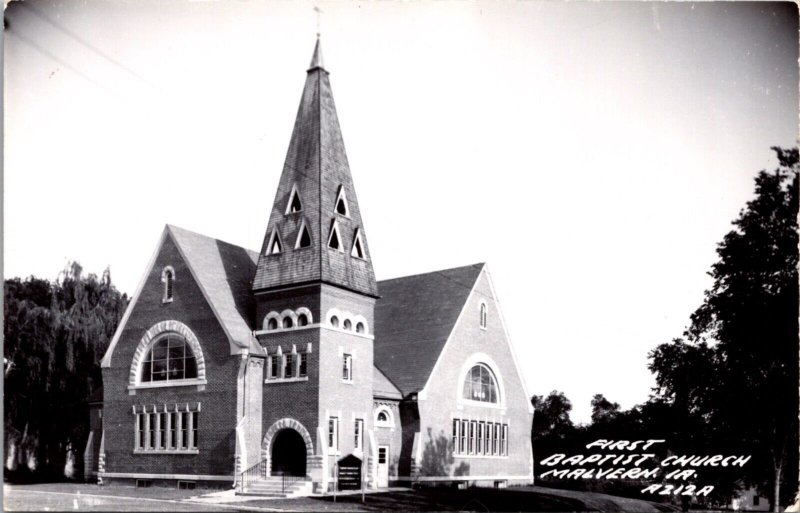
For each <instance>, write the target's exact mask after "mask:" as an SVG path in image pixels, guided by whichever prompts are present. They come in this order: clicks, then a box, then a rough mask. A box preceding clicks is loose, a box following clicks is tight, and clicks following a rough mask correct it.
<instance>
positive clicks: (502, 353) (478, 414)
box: [419, 268, 533, 476]
mask: <svg viewBox="0 0 800 513" xmlns="http://www.w3.org/2000/svg"><path fill="white" fill-rule="evenodd" d="M482 300H483V301H485V302H486V304H487V307H488V315H487V327H486V329H481V327H480V322H479V319H480V315H479V312H480V304H481V301H482ZM498 308H499V306H498V304H497V303H496V301H495V298H494V297H493V296H492V290H491V287H490V285H489V280H488V277H487V271H486V269H485V268H484V271H483V272H481V275H480V277H479V278H478V282H477V284H476V286H475V290H474V291H473V293H472V294H471V295H470V297H469V299H468V300H467V303H466V305H465V307H464V311H463V312H462V315H461V318H460V319H459V321H458V322H457V323H456V326H455V328H454V332H453V333H452V334H451V339H450V341H449V342H448V344H447V346H446V347H445V349H444V350H443V352H442V354H441V355H440V357H439V362H438V364H437V366H436V367H435V369H434V371H433V373H432V374H431V377H430V380H429V382H428V385H427V386H426V388H425V393H424V394H420V396H421V397H420V398H419V413H420V429H419V433H420V440H421V443H422V446H423V449H424V447H425V446H426V445H427V444H428V443H430V441H431V440H430V437H429V435H428V429H429V428H430V430H431V433H432V435H433V437H434V438H436V437H439V436H441V435H444V436H445V437H446V438H447V439H448V440H450V439H451V436H452V420H453V419H454V418H459V419H471V420H484V421H492V422H500V423H505V424H508V426H509V427H508V433H509V435H508V456H507V457H477V456H455V458H454V462H453V464H452V466H451V467H450V474H451V475H452V474H454V473H458V474H460V475H470V476H528V475H530V474H531V472H532V469H531V439H530V432H531V424H532V422H533V415H532V413H530V412H529V409H528V407H529V404H530V398H529V397H527V396H526V394H525V391H524V387H523V384H522V381H521V380H520V378H519V376H518V374H517V370H516V368H515V366H514V362H513V359H512V353H511V348H510V346H509V344H508V341H507V340H506V338H505V334H504V331H503V327H502V324H501V320H500V315H499V311H498ZM476 353H482V354H484V355H487V356H488V357H489V359H491V360H492V361H493V362H494V364H495V365H496V371H497V372H498V374H499V376H497V377H498V379H500V380H501V383H502V390H503V393H504V394H503V395H504V401H503V402H504V407H503V408H500V407H497V406H495V405H488V404H487V403H474V402H464V401H461V400H460V398H461V394H462V387H463V379H462V378H463V375H462V374H461V373H462V371H463V370H464V369H463V368H464V365H465V364H466V363H467V362H468V359H469V358H470V357H471V356H472V355H475V354H476Z"/></svg>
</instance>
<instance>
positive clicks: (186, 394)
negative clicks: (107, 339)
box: [103, 236, 240, 478]
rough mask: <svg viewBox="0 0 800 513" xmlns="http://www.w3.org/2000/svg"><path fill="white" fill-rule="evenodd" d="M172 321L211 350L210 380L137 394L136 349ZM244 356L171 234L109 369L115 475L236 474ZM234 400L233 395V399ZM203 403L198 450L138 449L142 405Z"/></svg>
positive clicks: (108, 430) (110, 459)
mask: <svg viewBox="0 0 800 513" xmlns="http://www.w3.org/2000/svg"><path fill="white" fill-rule="evenodd" d="M167 265H170V266H172V267H173V268H174V270H175V283H174V292H173V301H172V302H170V303H163V302H162V298H163V284H162V282H161V272H162V269H163V268H164V266H167ZM165 320H178V321H180V322H182V323H184V324H185V325H187V326H188V327H189V329H191V330H192V332H194V334H195V335H196V337H197V339H198V340H199V342H200V345H201V347H202V350H203V356H204V358H205V364H206V378H207V381H208V383H207V385H205V387H204V389H203V390H198V388H199V387H197V386H183V387H181V386H173V387H165V388H154V389H149V390H137V391H136V394H135V395H129V391H128V381H129V372H130V368H131V363H132V361H133V356H134V351H135V350H136V347H137V346H138V344H139V341H140V339H141V338H142V336H143V335H144V333H145V331H146V330H148V329H149V328H150V327H152V326H153V325H154V324H156V323H158V322H160V321H165ZM239 360H240V358H239V357H238V356H231V355H230V345H229V342H228V339H227V337H226V335H225V333H224V332H223V330H222V328H221V327H220V325H219V323H218V321H217V320H216V317H215V316H214V313H213V311H212V310H211V308H210V306H209V305H208V303H207V302H206V300H205V298H204V297H203V294H202V292H201V290H200V288H199V286H198V285H197V283H195V281H194V279H193V277H192V275H191V272H190V270H189V268H188V267H187V265H186V263H185V262H184V261H183V259H182V258H181V256H180V253H179V252H178V249H177V247H176V246H175V243H174V242H173V240H172V238H171V237H170V236H168V237H166V238H165V241H164V244H163V246H162V247H161V249H160V251H159V254H158V256H157V257H156V260H155V264H154V266H153V269H152V270H151V272H150V274H149V275H148V276H147V277H146V281H145V284H144V287H143V289H142V291H141V293H140V296H139V298H138V300H137V302H136V305H135V307H134V310H133V311H132V313H131V315H130V317H129V319H128V322H127V324H126V326H125V328H124V331H123V332H122V334H121V337H120V339H119V342H118V344H117V346H116V348H115V350H114V353H113V355H112V357H111V366H110V367H109V368H105V369H103V384H104V406H103V408H104V419H103V420H104V422H103V427H104V432H105V440H106V443H105V470H106V472H111V473H152V474H166V475H169V474H193V475H230V476H231V478H232V477H233V472H234V451H235V443H236V442H235V433H234V429H235V426H236V419H237V415H236V401H235V398H236V383H237V379H236V378H237V372H238V369H239ZM232 398H233V399H232ZM187 402H188V403H196V402H199V403H200V404H201V409H202V411H201V412H200V416H199V419H198V432H199V433H198V435H199V436H198V438H199V443H198V450H199V453H198V454H194V455H190V454H177V455H173V454H158V453H152V454H134V453H133V449H134V427H135V426H134V422H135V416H134V414H133V412H132V409H133V407H134V406H136V405H151V406H152V405H163V404H167V405H171V404H176V403H181V404H185V403H187Z"/></svg>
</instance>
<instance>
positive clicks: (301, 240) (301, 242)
mask: <svg viewBox="0 0 800 513" xmlns="http://www.w3.org/2000/svg"><path fill="white" fill-rule="evenodd" d="M309 246H311V234H310V233H308V226H306V220H305V219H303V222H302V223H301V224H300V231H299V232H297V241H296V242H295V243H294V248H295V249H299V248H307V247H309Z"/></svg>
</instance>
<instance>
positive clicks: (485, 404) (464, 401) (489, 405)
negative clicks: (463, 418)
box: [458, 397, 506, 410]
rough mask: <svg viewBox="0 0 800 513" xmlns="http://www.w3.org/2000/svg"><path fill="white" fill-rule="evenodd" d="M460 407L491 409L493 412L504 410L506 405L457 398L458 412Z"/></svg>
mask: <svg viewBox="0 0 800 513" xmlns="http://www.w3.org/2000/svg"><path fill="white" fill-rule="evenodd" d="M462 406H477V407H479V408H492V409H494V410H505V409H506V405H505V404H503V403H490V402H487V401H473V400H471V399H464V398H463V397H459V399H458V407H459V408H458V409H459V410H460V409H461V407H462Z"/></svg>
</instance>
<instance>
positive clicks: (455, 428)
mask: <svg viewBox="0 0 800 513" xmlns="http://www.w3.org/2000/svg"><path fill="white" fill-rule="evenodd" d="M460 423H461V422H460V421H459V420H458V419H453V452H454V453H456V454H458V426H459V424H460Z"/></svg>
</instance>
